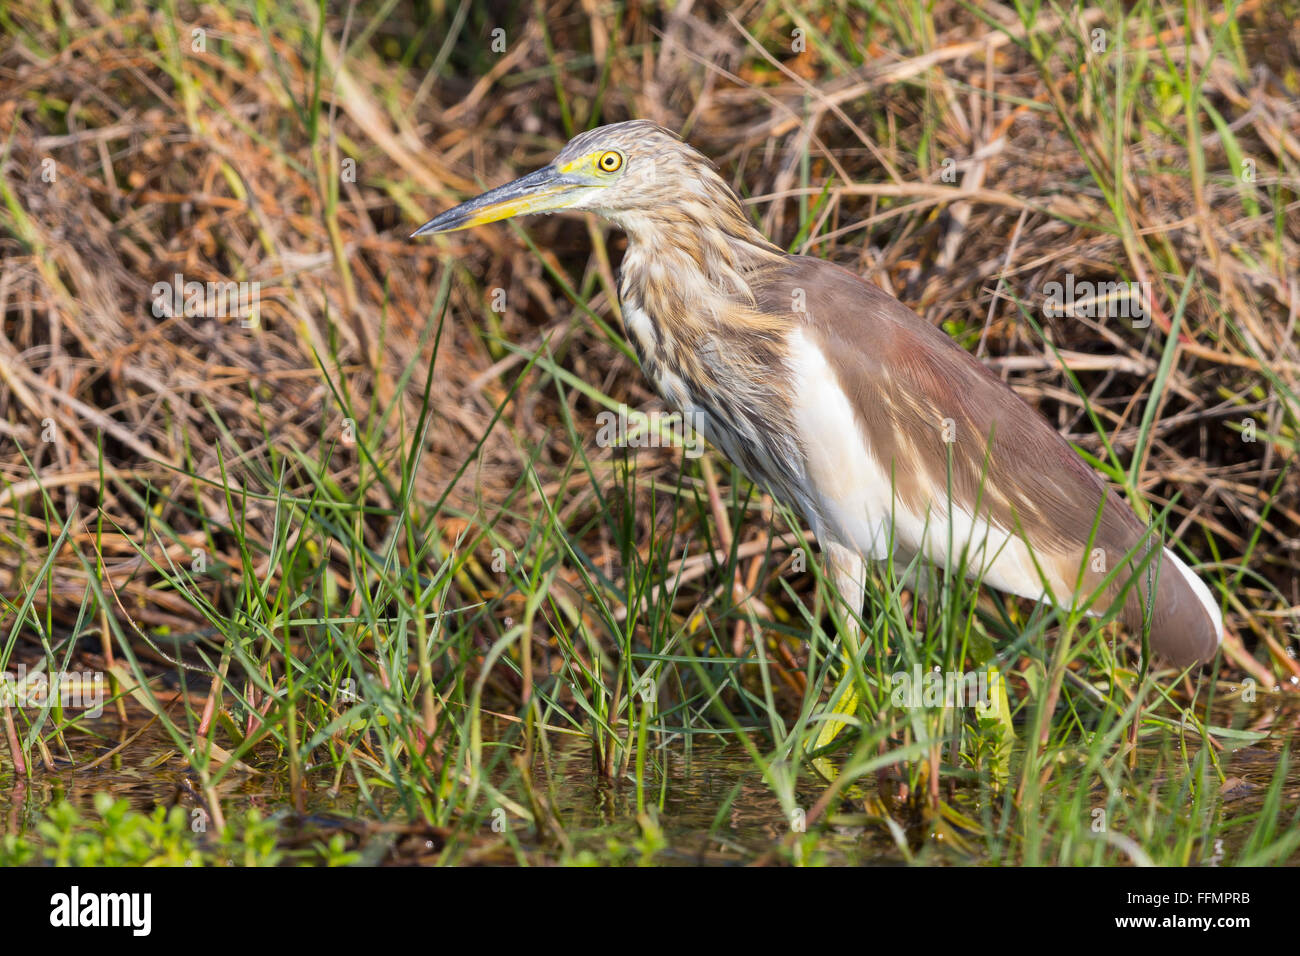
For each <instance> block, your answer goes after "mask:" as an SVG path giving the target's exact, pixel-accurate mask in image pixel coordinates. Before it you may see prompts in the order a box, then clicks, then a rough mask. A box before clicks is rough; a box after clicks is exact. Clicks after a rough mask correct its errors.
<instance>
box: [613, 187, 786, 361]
mask: <svg viewBox="0 0 1300 956" xmlns="http://www.w3.org/2000/svg"><path fill="white" fill-rule="evenodd" d="M693 205H694V204H692V203H685V204H681V205H678V206H676V207H674V208H673V209H672V210H671V212H670V213H668V214H660V213H658V212H657V211H656V212H650V213H642V212H640V211H624V212H622V213H621V214H619V215H616V216H611V217H610V218H611V219H613V220H614V222H615V224H616V225H619V226H621V227H622V228H623V230H624V231H625V232H626V233H627V236H628V248H627V253H626V254H625V255H624V257H623V266H622V270H621V276H620V283H619V295H620V297H621V298H622V299H623V300H624V301H625V302H628V303H631V304H632V305H634V306H635V307H638V308H640V309H642V310H644V311H645V312H646V313H647V314H648V315H649V316H650V318H651V319H652V320H653V321H655V322H656V323H657V324H661V325H662V324H669V325H677V326H680V327H681V329H680V332H681V333H682V334H680V335H674V338H682V337H684V336H685V333H687V332H689V330H690V329H691V327H693V326H701V327H704V326H708V325H712V324H716V323H718V322H725V319H726V316H727V315H728V314H729V313H731V312H734V310H735V309H737V308H743V307H745V306H748V305H752V304H753V299H754V297H753V294H752V292H751V290H750V277H751V276H752V275H753V274H754V273H755V272H756V271H757V270H759V269H761V268H763V267H764V266H770V265H772V264H774V263H776V262H779V261H780V260H781V258H782V255H783V254H782V252H781V250H780V249H778V248H777V247H776V246H774V245H773V244H772V243H771V242H769V241H768V240H767V237H765V236H764V235H763V234H762V233H761V232H759V231H758V229H756V228H755V227H754V226H753V224H751V223H750V222H749V220H748V219H747V218H746V217H745V216H744V213H743V212H742V211H741V210H740V206H739V203H738V202H736V203H734V206H733V207H732V208H731V209H725V210H718V209H708V210H707V211H706V210H704V209H695V208H693ZM683 213H685V214H683ZM692 213H693V214H692Z"/></svg>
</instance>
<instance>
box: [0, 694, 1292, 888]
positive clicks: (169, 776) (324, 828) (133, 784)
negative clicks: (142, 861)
mask: <svg viewBox="0 0 1300 956" xmlns="http://www.w3.org/2000/svg"><path fill="white" fill-rule="evenodd" d="M145 722H146V719H145V718H143V717H141V718H137V719H135V720H133V722H132V723H131V724H130V725H128V726H125V727H123V726H121V725H119V724H118V723H117V721H116V719H114V718H109V717H105V718H104V719H102V720H100V721H97V722H94V728H95V730H96V731H97V732H98V733H99V734H101V735H102V737H100V738H96V737H93V736H91V735H88V734H80V735H69V737H68V743H69V746H70V748H71V750H72V755H73V759H72V760H71V761H68V760H66V759H58V758H56V759H55V770H54V772H50V771H48V770H47V769H46V768H45V767H44V766H43V765H41V764H38V765H37V766H36V768H34V770H33V773H32V776H31V780H30V781H18V782H17V783H15V782H14V780H13V775H12V770H11V767H10V766H9V765H8V763H7V761H6V766H5V771H6V772H5V773H3V775H0V832H3V833H25V834H28V835H30V834H31V833H32V832H33V831H34V828H35V825H36V823H37V821H38V820H39V819H40V818H41V815H42V813H43V812H44V811H45V810H46V808H48V807H49V806H50V805H51V804H52V803H54V802H55V801H58V800H62V799H66V800H68V801H69V802H71V803H72V804H73V805H75V806H76V807H78V808H79V809H80V810H81V811H82V813H83V814H84V815H86V816H90V817H93V816H94V811H93V796H94V794H95V793H97V792H100V791H107V792H109V793H111V794H113V795H114V796H116V797H119V798H124V799H126V800H127V801H128V802H129V803H130V805H131V806H132V807H133V808H135V809H138V810H141V811H149V810H152V809H153V808H154V807H156V806H159V805H162V806H169V807H170V806H173V805H179V806H182V807H184V808H186V809H187V811H189V812H194V809H195V808H197V807H199V806H201V805H202V801H201V800H200V799H199V795H198V794H197V793H196V792H195V789H194V788H195V786H196V781H195V778H194V775H193V774H192V772H191V771H190V770H189V768H188V767H187V766H186V763H185V761H184V759H183V758H182V756H181V754H180V752H179V751H178V749H177V748H176V746H175V744H174V743H173V741H172V740H171V739H170V738H169V737H168V736H167V735H166V733H165V732H164V731H163V730H162V729H161V728H160V727H159V726H158V725H157V724H156V723H155V724H154V725H153V726H152V727H150V728H148V729H147V730H145V731H144V733H143V734H142V735H141V736H140V737H139V738H138V739H136V740H135V741H134V742H132V743H131V744H130V745H129V746H128V747H126V748H124V749H123V751H122V752H120V753H117V754H115V755H113V756H111V757H108V758H107V759H106V760H104V761H103V762H102V763H100V764H99V765H98V766H94V767H91V768H89V769H87V767H86V764H88V763H90V762H92V761H94V760H95V759H97V758H100V757H102V756H103V755H104V754H105V753H107V752H108V751H110V750H111V749H112V748H113V747H115V746H118V745H119V744H120V743H121V742H122V741H123V740H125V739H127V738H128V737H129V736H130V735H131V734H134V733H136V732H138V731H139V730H140V729H141V727H142V726H143V725H144V724H145ZM1215 722H1216V723H1218V724H1220V725H1221V726H1231V727H1234V728H1248V729H1257V730H1264V731H1267V730H1271V731H1273V734H1272V736H1270V737H1269V738H1267V739H1265V740H1262V741H1258V742H1253V743H1243V742H1241V741H1238V740H1233V739H1224V740H1223V741H1222V742H1223V743H1224V744H1225V749H1224V751H1223V752H1222V754H1221V762H1222V767H1223V772H1224V774H1225V776H1226V777H1227V778H1228V779H1227V782H1226V784H1225V786H1224V787H1222V788H1221V790H1220V793H1219V801H1220V808H1221V812H1222V814H1223V817H1224V819H1225V820H1231V819H1234V818H1244V817H1248V816H1250V815H1252V814H1255V813H1256V812H1257V811H1258V810H1259V809H1260V808H1261V806H1262V805H1263V801H1264V799H1265V796H1266V794H1267V791H1268V787H1269V784H1270V781H1271V780H1272V778H1273V776H1274V773H1275V770H1276V768H1277V765H1278V759H1279V755H1280V754H1281V752H1282V749H1283V748H1284V747H1285V746H1287V743H1288V741H1293V740H1294V737H1295V734H1296V730H1297V724H1298V723H1300V706H1297V705H1296V704H1295V703H1294V702H1287V703H1286V704H1280V703H1277V702H1276V699H1274V701H1273V702H1272V703H1269V704H1267V705H1266V706H1262V707H1258V708H1255V709H1250V710H1242V709H1237V710H1235V711H1224V712H1223V713H1221V714H1219V715H1217V716H1216V721H1215ZM485 736H489V738H490V734H489V732H488V731H487V730H486V729H485ZM550 743H551V747H550V749H549V750H548V758H547V761H546V763H545V764H544V765H542V764H540V761H539V763H538V764H536V765H535V766H536V770H535V773H534V775H533V783H532V785H533V788H534V790H535V791H536V792H538V793H540V794H543V795H545V798H546V800H547V802H548V804H549V805H550V807H551V810H552V814H553V818H554V819H556V820H558V821H559V823H560V826H561V827H562V829H563V831H564V835H563V838H562V839H561V840H559V841H556V840H539V839H537V838H536V836H535V835H534V834H533V833H531V831H530V832H528V833H527V834H525V833H523V832H521V833H520V834H519V837H518V839H517V840H515V841H513V844H514V847H513V848H509V847H505V846H502V845H501V844H502V841H501V840H500V839H494V838H493V837H492V836H491V834H490V833H488V832H487V828H486V827H485V828H484V829H483V832H482V833H479V832H478V831H475V832H473V833H469V834H464V833H447V832H446V831H437V832H436V833H435V832H433V831H432V830H431V828H427V827H423V825H416V826H412V827H407V826H405V825H392V824H386V823H384V822H383V821H384V820H385V819H390V820H393V821H402V820H404V819H405V816H404V812H403V811H402V809H401V807H400V805H399V804H398V802H397V798H396V797H395V796H393V795H392V794H391V792H389V791H386V790H383V789H382V788H379V789H377V790H376V794H377V796H376V797H375V799H377V800H378V801H379V802H378V804H377V805H372V804H370V803H368V802H367V801H366V800H364V799H363V798H362V796H361V794H360V792H359V791H358V790H357V789H356V788H355V786H347V785H346V784H345V786H344V788H343V790H342V792H338V793H335V792H333V791H332V790H331V789H330V785H331V784H332V782H333V771H332V770H330V771H328V772H327V771H324V770H322V771H317V772H309V773H308V774H307V777H306V779H307V788H306V797H305V800H304V811H305V812H304V813H302V814H299V813H296V812H294V811H293V809H292V802H291V798H290V794H289V788H288V783H287V775H286V774H282V773H258V774H234V775H232V776H231V777H230V778H229V780H227V781H226V782H224V783H223V784H222V785H221V788H220V789H221V795H222V806H223V810H224V812H225V813H226V815H227V817H230V816H231V815H233V814H236V813H239V812H241V811H245V810H248V809H252V808H257V809H258V810H259V811H261V813H262V814H263V816H271V817H274V818H276V819H277V820H278V821H279V822H280V825H281V826H282V827H283V828H284V831H285V839H286V841H287V842H289V843H291V844H293V845H302V844H303V843H304V841H309V840H312V839H318V838H320V837H322V836H326V837H327V836H329V835H330V834H331V833H337V832H346V833H347V834H348V835H349V839H350V840H351V841H352V845H353V847H354V848H357V849H359V850H361V851H362V856H363V858H364V859H365V860H366V861H367V862H383V861H389V862H429V863H432V862H437V861H438V859H439V854H440V853H441V851H443V850H444V848H445V847H446V845H447V841H450V843H451V848H452V850H453V851H454V852H453V853H452V854H451V856H450V858H452V859H456V860H458V861H461V862H487V863H511V862H515V861H517V860H518V859H519V856H520V854H522V855H523V856H524V857H525V858H526V859H528V861H529V862H550V861H552V860H555V859H560V858H563V859H569V860H572V859H581V858H582V855H583V852H584V851H587V853H588V854H589V855H590V857H591V858H593V859H598V860H601V861H603V862H636V861H637V860H638V859H639V858H640V856H639V854H640V844H638V840H640V839H641V838H642V837H643V830H642V826H641V824H640V823H639V822H638V814H637V797H636V787H635V784H634V782H633V781H631V780H621V781H611V780H607V779H604V778H601V777H600V776H598V775H597V774H596V773H594V772H593V768H592V759H591V751H590V749H589V747H588V746H586V744H585V742H584V741H582V740H580V739H575V738H572V737H567V736H559V737H552V738H551V740H550ZM1147 756H1148V750H1147V749H1140V750H1139V765H1138V775H1137V779H1139V780H1141V779H1145V778H1146V776H1147V775H1144V774H1143V773H1142V767H1143V763H1144V761H1145V760H1146V758H1147ZM653 763H654V767H650V768H648V774H647V787H646V792H645V801H646V803H647V804H649V805H652V806H653V808H654V813H653V818H654V820H655V821H656V822H657V826H658V828H659V830H660V831H661V833H662V840H661V841H660V842H659V843H658V844H657V845H656V846H654V847H653V848H652V849H653V859H654V860H655V861H656V862H659V863H675V864H693V863H703V864H711V865H728V864H743V863H750V862H754V861H756V860H762V859H764V858H765V857H766V856H768V855H770V851H772V850H773V848H774V847H776V846H777V845H778V844H780V843H781V842H782V841H783V840H785V839H786V838H787V837H788V836H789V835H790V833H791V830H792V820H791V818H790V816H789V815H788V814H787V813H786V811H785V810H784V809H783V806H782V803H781V801H780V800H779V799H778V798H777V797H776V795H775V794H774V793H773V791H772V790H771V789H770V788H769V787H768V785H767V784H766V783H765V781H764V779H763V776H762V774H761V773H760V771H759V770H758V769H757V768H756V767H755V766H754V764H753V762H752V761H751V759H750V757H749V755H748V753H747V752H746V750H745V749H744V747H742V746H741V745H740V744H739V743H738V742H735V741H734V740H733V739H729V738H725V737H720V736H713V735H696V736H694V737H692V738H691V739H690V741H689V743H688V742H687V741H686V740H685V738H683V737H680V736H674V737H672V738H670V739H669V740H668V742H667V743H666V744H665V745H664V746H662V747H661V748H659V749H658V750H656V752H655V759H654V761H653ZM1013 772H1014V771H1013ZM499 776H500V777H501V779H500V780H498V781H497V782H498V783H499V784H500V785H503V786H505V788H506V792H507V794H508V795H509V796H510V797H511V798H513V799H515V800H517V801H519V802H521V803H524V802H526V799H527V796H526V793H525V792H524V791H523V788H522V787H520V786H519V782H518V781H517V780H516V781H514V783H513V785H511V784H510V782H509V779H508V775H507V774H506V772H505V771H501V772H500V774H499ZM344 779H345V781H346V780H347V779H348V778H347V775H345V778H344ZM1149 782H1150V785H1151V786H1153V787H1160V786H1165V785H1176V784H1177V781H1168V780H1164V779H1161V778H1159V777H1156V778H1153V779H1150V781H1149ZM824 787H825V785H824V783H822V782H821V781H820V779H819V778H817V777H815V776H813V775H804V777H803V778H802V779H801V782H800V784H799V786H798V788H797V790H796V806H797V807H798V808H800V809H801V810H803V811H804V812H807V808H811V807H813V806H814V805H815V804H816V802H817V801H818V799H819V798H820V797H821V796H822V794H823V792H824ZM867 796H870V794H867V793H864V791H863V790H862V789H858V788H850V789H849V790H848V791H847V792H846V794H845V798H844V799H843V800H840V801H838V802H837V804H836V806H834V807H833V808H831V809H832V811H833V812H834V813H835V814H837V816H836V817H833V819H836V820H841V821H846V822H842V823H839V824H835V825H832V826H831V827H830V828H828V829H827V831H826V832H824V833H823V834H822V835H820V836H819V838H818V839H817V841H816V848H815V851H814V853H815V858H816V860H818V861H820V862H826V863H831V864H875V865H889V864H900V863H904V862H907V859H908V857H909V856H911V858H912V859H913V860H914V861H917V862H925V863H938V864H944V863H979V862H983V861H984V860H983V857H982V856H981V850H982V844H981V840H980V838H979V836H978V834H969V833H968V834H965V836H967V837H970V839H969V840H968V842H967V845H966V846H965V847H963V848H958V847H957V846H955V845H954V844H953V841H951V840H945V839H944V832H945V828H944V826H943V825H942V824H938V825H935V824H936V821H934V820H933V819H928V818H927V817H928V815H922V816H917V817H916V818H915V819H913V820H912V822H911V824H910V825H909V829H908V831H907V833H906V844H907V850H906V852H905V851H904V849H903V848H902V847H900V846H899V845H898V844H897V843H896V842H895V840H894V838H892V837H891V836H890V833H889V831H888V829H887V828H886V827H885V826H883V825H881V824H880V823H879V822H878V821H873V820H871V819H869V817H868V815H867V814H866V813H865V812H864V802H863V798H864V797H867ZM946 799H948V800H949V801H950V802H951V805H952V806H954V807H955V808H957V809H958V810H960V811H961V812H962V813H964V814H967V815H968V816H970V817H971V818H973V819H978V818H979V809H978V806H977V804H978V801H979V799H980V794H979V791H978V788H977V787H975V786H973V785H966V784H958V785H956V786H954V787H951V788H949V789H948V790H947V791H946ZM1049 799H1050V798H1049ZM1298 800H1300V761H1296V762H1293V763H1292V764H1291V766H1290V768H1289V770H1288V775H1287V779H1286V780H1285V782H1284V793H1283V801H1282V805H1283V808H1284V809H1283V818H1284V819H1289V818H1290V817H1291V816H1292V815H1293V814H1294V812H1295V811H1294V808H1295V806H1296V803H1297V801H1298ZM523 829H527V828H523ZM1247 829H1248V828H1246V827H1241V828H1236V829H1234V828H1229V829H1228V830H1227V832H1226V833H1225V834H1224V838H1223V840H1222V841H1221V843H1220V844H1219V845H1217V846H1216V847H1215V848H1214V855H1215V857H1217V859H1215V860H1212V861H1201V862H1218V861H1219V860H1222V861H1224V862H1228V863H1230V862H1231V859H1232V857H1233V855H1234V851H1235V850H1236V849H1237V844H1238V843H1239V842H1241V841H1243V840H1244V839H1245V835H1246V833H1247ZM947 832H948V833H952V831H951V830H948V831H947ZM958 842H960V841H958ZM481 846H486V847H488V849H485V850H484V851H483V853H482V854H479V853H478V852H477V850H476V848H478V847H481ZM1207 855H1208V853H1207ZM783 859H788V857H784V858H783ZM1290 862H1292V863H1300V859H1298V858H1296V856H1294V855H1293V859H1292V860H1291V861H1290Z"/></svg>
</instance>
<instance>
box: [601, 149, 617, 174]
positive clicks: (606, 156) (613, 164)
mask: <svg viewBox="0 0 1300 956" xmlns="http://www.w3.org/2000/svg"><path fill="white" fill-rule="evenodd" d="M596 165H597V166H599V167H600V170H601V172H605V173H616V172H618V171H619V169H621V168H622V166H623V154H622V153H619V152H616V151H614V150H612V149H611V150H610V151H609V152H607V153H601V154H600V159H598V160H596Z"/></svg>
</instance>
